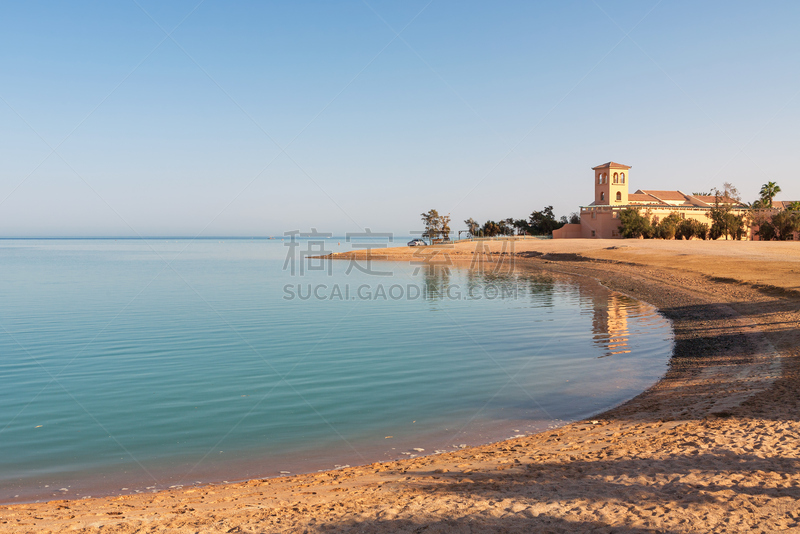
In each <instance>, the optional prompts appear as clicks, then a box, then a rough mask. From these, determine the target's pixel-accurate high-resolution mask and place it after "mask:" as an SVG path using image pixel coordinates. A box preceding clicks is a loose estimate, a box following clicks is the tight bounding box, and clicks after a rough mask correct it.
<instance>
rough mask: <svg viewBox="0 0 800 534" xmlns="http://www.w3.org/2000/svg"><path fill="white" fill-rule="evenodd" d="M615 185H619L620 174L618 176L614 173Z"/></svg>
mask: <svg viewBox="0 0 800 534" xmlns="http://www.w3.org/2000/svg"><path fill="white" fill-rule="evenodd" d="M614 183H615V184H618V183H619V174H617V173H614Z"/></svg>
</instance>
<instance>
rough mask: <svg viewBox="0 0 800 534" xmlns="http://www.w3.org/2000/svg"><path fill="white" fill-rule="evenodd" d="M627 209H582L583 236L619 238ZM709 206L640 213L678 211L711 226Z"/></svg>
mask: <svg viewBox="0 0 800 534" xmlns="http://www.w3.org/2000/svg"><path fill="white" fill-rule="evenodd" d="M623 209H625V208H624V207H616V206H591V207H586V208H582V209H581V237H582V238H586V239H617V238H621V237H622V236H621V235H620V233H619V213H620V212H621V211H622V210H623ZM708 210H709V208H686V207H678V206H675V207H672V206H670V207H668V208H662V207H652V206H641V207H640V211H639V212H640V213H641V214H642V215H644V216H647V217H649V218H650V220H652V219H653V218H654V217H657V218H658V220H661V219H663V218H664V217H667V216H669V215H670V214H671V213H677V214H678V215H680V216H681V217H682V218H684V219H695V220H697V221H699V222H701V223H705V224H707V225H708V226H709V227H710V226H711V219H710V218H709V217H708ZM751 236H752V232H751V231H748V233H747V235H746V236H745V239H748V238H751ZM564 237H565V236H556V235H555V234H553V238H554V239H558V238H564Z"/></svg>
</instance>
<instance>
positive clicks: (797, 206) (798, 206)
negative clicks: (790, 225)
mask: <svg viewBox="0 0 800 534" xmlns="http://www.w3.org/2000/svg"><path fill="white" fill-rule="evenodd" d="M786 209H788V210H789V211H800V201H798V200H795V201H794V202H792V203H791V204H789V207H788V208H786Z"/></svg>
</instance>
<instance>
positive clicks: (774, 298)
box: [0, 240, 800, 532]
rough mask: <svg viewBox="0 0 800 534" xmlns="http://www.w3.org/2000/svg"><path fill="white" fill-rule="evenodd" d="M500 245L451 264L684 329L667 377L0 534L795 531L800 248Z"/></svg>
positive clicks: (72, 510) (460, 252) (34, 509)
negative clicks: (624, 308)
mask: <svg viewBox="0 0 800 534" xmlns="http://www.w3.org/2000/svg"><path fill="white" fill-rule="evenodd" d="M502 247H503V244H502V243H497V242H494V243H490V244H489V245H488V248H485V247H483V246H482V245H481V248H480V249H476V244H475V243H465V244H459V245H456V246H455V247H452V248H448V250H447V251H448V254H449V255H451V256H453V257H458V256H460V258H459V259H460V260H462V261H469V262H470V263H472V262H473V261H475V260H476V257H477V258H478V259H481V260H484V261H485V262H488V263H484V264H483V266H484V267H486V266H487V265H491V262H496V260H498V259H499V258H501V257H502V258H503V259H504V260H511V259H513V260H514V268H516V269H517V270H521V271H525V270H531V271H538V270H542V269H543V270H551V271H557V272H564V273H570V274H575V275H583V276H590V277H593V278H596V279H598V280H600V281H601V283H603V284H605V285H606V286H608V287H610V288H612V289H614V290H618V291H622V292H624V293H627V294H629V295H632V296H634V297H636V298H639V299H641V300H643V301H646V302H649V303H651V304H653V305H655V306H657V307H658V308H659V309H660V310H661V312H662V313H664V314H665V315H666V316H667V317H669V318H670V319H671V320H672V321H673V326H674V330H675V352H674V355H673V358H672V360H671V364H670V369H669V371H668V372H667V375H666V376H665V377H664V379H662V380H661V381H660V382H658V383H657V384H656V385H655V386H653V387H652V388H650V389H649V390H648V391H646V392H644V393H642V394H641V395H639V396H638V397H636V398H635V399H633V400H631V401H629V402H628V403H626V404H624V405H622V406H620V407H618V408H616V409H614V410H611V411H609V412H607V413H605V414H603V415H601V416H596V417H594V418H593V419H592V420H590V421H583V422H578V423H573V424H570V425H567V426H565V427H562V428H559V429H557V430H553V431H549V432H545V433H542V434H537V435H533V436H526V437H521V438H516V439H513V440H508V441H504V442H500V443H495V444H490V445H484V446H480V447H474V448H468V449H463V450H460V451H457V452H452V453H446V454H440V455H435V456H426V457H419V458H413V459H409V460H403V461H398V462H389V463H381V464H372V465H368V466H361V467H352V468H347V469H341V470H337V471H329V472H325V473H315V474H309V475H298V476H293V477H285V478H280V479H268V480H253V481H249V482H245V483H241V484H228V485H208V486H202V487H194V488H185V489H181V490H171V491H165V492H160V493H156V494H138V495H132V496H122V497H107V498H101V499H87V500H79V501H52V502H49V503H40V504H27V505H12V506H1V507H0V531H3V532H48V531H52V532H63V531H73V532H386V531H391V532H423V531H424V532H531V531H542V532H575V531H578V532H612V531H613V532H697V531H703V532H706V531H717V532H732V531H748V532H774V531H776V530H782V531H785V530H792V529H794V530H797V531H800V469H798V468H799V467H800V441H799V440H800V380H798V378H800V374H799V373H800V350H798V347H800V329H799V328H798V326H799V325H800V243H792V242H788V243H749V242H699V241H698V242H694V241H693V242H664V241H640V240H626V241H622V240H614V241H600V240H564V241H534V240H527V241H519V242H515V244H514V248H513V250H512V249H509V248H508V244H506V250H505V253H506V255H505V256H501V254H500V253H501V252H503V249H502ZM433 250H434V249H433V248H430V249H429V250H428V251H425V253H429V252H432V251H433ZM381 253H382V254H383V255H384V256H385V257H386V259H391V260H396V261H406V260H409V259H416V260H419V254H420V252H419V251H415V250H412V249H409V248H406V247H403V248H399V249H396V250H388V251H381ZM415 253H416V254H417V257H416V258H412V255H414V254H415ZM376 254H377V253H376ZM512 254H513V255H512Z"/></svg>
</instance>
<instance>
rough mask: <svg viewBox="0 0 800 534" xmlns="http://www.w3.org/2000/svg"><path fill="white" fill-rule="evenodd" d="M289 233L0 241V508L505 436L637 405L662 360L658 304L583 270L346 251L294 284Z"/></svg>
mask: <svg viewBox="0 0 800 534" xmlns="http://www.w3.org/2000/svg"><path fill="white" fill-rule="evenodd" d="M329 241H330V243H329V244H328V248H329V249H334V250H341V249H343V248H345V243H344V240H340V241H341V245H340V246H337V245H336V243H337V241H336V240H332V241H331V240H329ZM285 245H286V243H283V242H281V241H280V240H272V241H270V240H225V241H222V240H195V241H190V240H174V239H173V240H168V241H167V240H148V241H141V240H120V241H113V240H39V241H37V240H30V241H28V240H4V241H0V268H1V269H2V277H1V278H0V303H1V305H0V354H1V355H2V358H1V359H0V380H2V388H0V447H2V453H0V500H2V501H6V502H9V501H11V502H18V501H25V500H28V501H29V500H36V499H52V498H55V497H58V498H64V497H67V498H79V497H85V496H87V495H100V494H110V493H129V492H135V491H154V490H156V489H163V488H165V487H169V486H174V485H189V484H194V483H198V482H207V481H222V480H238V479H243V478H249V477H268V476H277V475H279V474H280V473H281V471H289V472H301V471H306V472H307V471H316V470H318V469H330V468H334V467H335V466H337V465H346V464H363V463H368V462H372V461H377V460H386V459H394V458H402V457H408V456H410V455H412V454H429V453H433V452H435V451H443V450H453V448H454V447H457V446H460V445H462V444H477V443H482V442H489V441H493V440H497V439H503V438H507V437H509V436H511V435H516V434H524V433H528V432H534V431H537V430H541V429H543V428H547V427H548V426H552V425H555V424H560V423H561V422H563V421H567V420H572V419H576V418H581V417H586V416H589V415H591V414H592V413H596V412H598V411H601V410H602V409H605V408H607V407H610V406H612V405H615V404H617V403H619V402H621V401H623V400H625V399H628V398H630V397H632V396H634V395H636V394H637V393H638V392H640V391H642V390H643V389H645V388H646V387H647V386H648V385H650V384H652V383H653V382H654V381H655V380H657V379H658V378H659V377H660V376H661V375H662V374H663V373H664V371H665V369H666V363H667V360H668V359H669V356H670V354H671V351H672V331H671V328H670V325H669V323H668V321H667V320H666V319H664V318H663V317H662V316H660V315H659V314H658V313H656V311H655V310H654V309H653V308H651V307H650V306H647V305H644V304H642V303H639V302H637V301H634V300H632V299H629V298H627V297H624V296H622V295H619V294H616V293H612V292H610V291H608V290H606V289H604V288H602V287H600V286H599V285H598V284H596V283H594V282H591V281H588V280H579V279H574V278H567V277H556V276H553V275H551V274H544V273H540V274H535V273H534V274H527V275H514V274H509V273H508V272H506V269H505V268H501V269H497V271H498V272H492V271H493V270H495V269H494V266H490V267H489V268H486V269H482V270H481V269H478V270H469V269H467V268H456V267H450V268H449V269H448V270H445V269H432V268H429V267H426V266H422V267H420V266H417V265H409V264H397V263H393V264H380V263H373V264H371V265H369V266H366V265H365V264H364V263H363V262H362V263H360V264H359V265H350V264H349V263H348V262H346V261H339V262H333V263H332V264H322V263H321V262H317V263H313V264H311V265H308V264H306V265H305V268H304V269H303V271H304V272H303V275H302V276H300V272H299V271H300V263H299V261H298V263H295V264H294V267H295V274H294V276H293V275H292V273H291V267H292V262H287V261H286V260H287V253H288V252H289V251H290V250H291V248H290V247H287V246H285ZM308 248H309V247H308V246H307V243H306V242H302V241H301V242H300V243H299V246H298V248H297V249H295V252H299V251H300V250H307V249H308ZM284 267H286V269H284ZM318 267H321V269H318ZM328 268H330V272H328ZM364 270H366V271H382V272H386V271H391V275H390V276H378V275H377V274H375V273H374V272H363V271H364ZM359 288H360V289H359ZM314 292H316V295H317V296H313V294H314ZM309 293H310V294H311V295H312V296H311V297H310V298H309ZM317 297H319V298H317ZM414 448H422V449H425V450H424V452H420V451H414V450H413V449H414ZM54 496H55V497H54Z"/></svg>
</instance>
